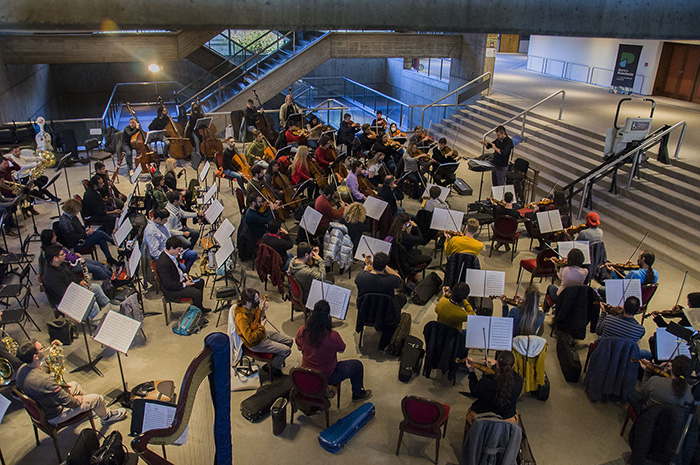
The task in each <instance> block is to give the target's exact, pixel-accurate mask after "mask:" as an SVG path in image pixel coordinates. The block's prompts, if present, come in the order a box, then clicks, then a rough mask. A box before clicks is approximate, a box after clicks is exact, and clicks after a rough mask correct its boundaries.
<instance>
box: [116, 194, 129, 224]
mask: <svg viewBox="0 0 700 465" xmlns="http://www.w3.org/2000/svg"><path fill="white" fill-rule="evenodd" d="M129 202H131V195H129V198H128V199H126V203H124V210H122V213H121V215H119V218H117V227H119V225H121V224H123V223H124V220H125V219H126V215H128V214H129Z"/></svg>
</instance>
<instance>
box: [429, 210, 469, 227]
mask: <svg viewBox="0 0 700 465" xmlns="http://www.w3.org/2000/svg"><path fill="white" fill-rule="evenodd" d="M463 219H464V212H461V211H458V210H448V209H446V208H436V209H435V210H433V219H432V220H431V221H430V229H435V230H437V231H444V230H446V229H447V230H450V231H460V230H461V229H462V220H463Z"/></svg>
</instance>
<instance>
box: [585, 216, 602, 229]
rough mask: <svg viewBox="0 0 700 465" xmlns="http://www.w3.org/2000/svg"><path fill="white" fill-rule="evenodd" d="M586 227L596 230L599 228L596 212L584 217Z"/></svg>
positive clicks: (598, 217) (598, 218)
mask: <svg viewBox="0 0 700 465" xmlns="http://www.w3.org/2000/svg"><path fill="white" fill-rule="evenodd" d="M586 226H588V227H589V228H597V227H598V226H600V216H598V214H597V213H596V212H590V213H589V214H588V215H586Z"/></svg>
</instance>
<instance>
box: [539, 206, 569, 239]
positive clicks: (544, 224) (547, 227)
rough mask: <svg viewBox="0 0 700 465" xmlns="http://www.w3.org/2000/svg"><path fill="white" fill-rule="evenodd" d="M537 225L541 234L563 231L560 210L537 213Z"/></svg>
mask: <svg viewBox="0 0 700 465" xmlns="http://www.w3.org/2000/svg"><path fill="white" fill-rule="evenodd" d="M537 224H538V226H539V229H540V232H541V233H543V234H545V233H549V232H555V231H561V230H563V229H564V227H563V226H562V224H561V216H559V210H547V211H544V212H537Z"/></svg>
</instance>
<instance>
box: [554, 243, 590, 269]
mask: <svg viewBox="0 0 700 465" xmlns="http://www.w3.org/2000/svg"><path fill="white" fill-rule="evenodd" d="M571 249H579V250H580V251H581V252H583V264H584V265H590V263H591V251H590V247H589V245H588V241H562V242H557V251H558V252H559V255H561V258H566V256H567V255H569V252H571Z"/></svg>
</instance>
